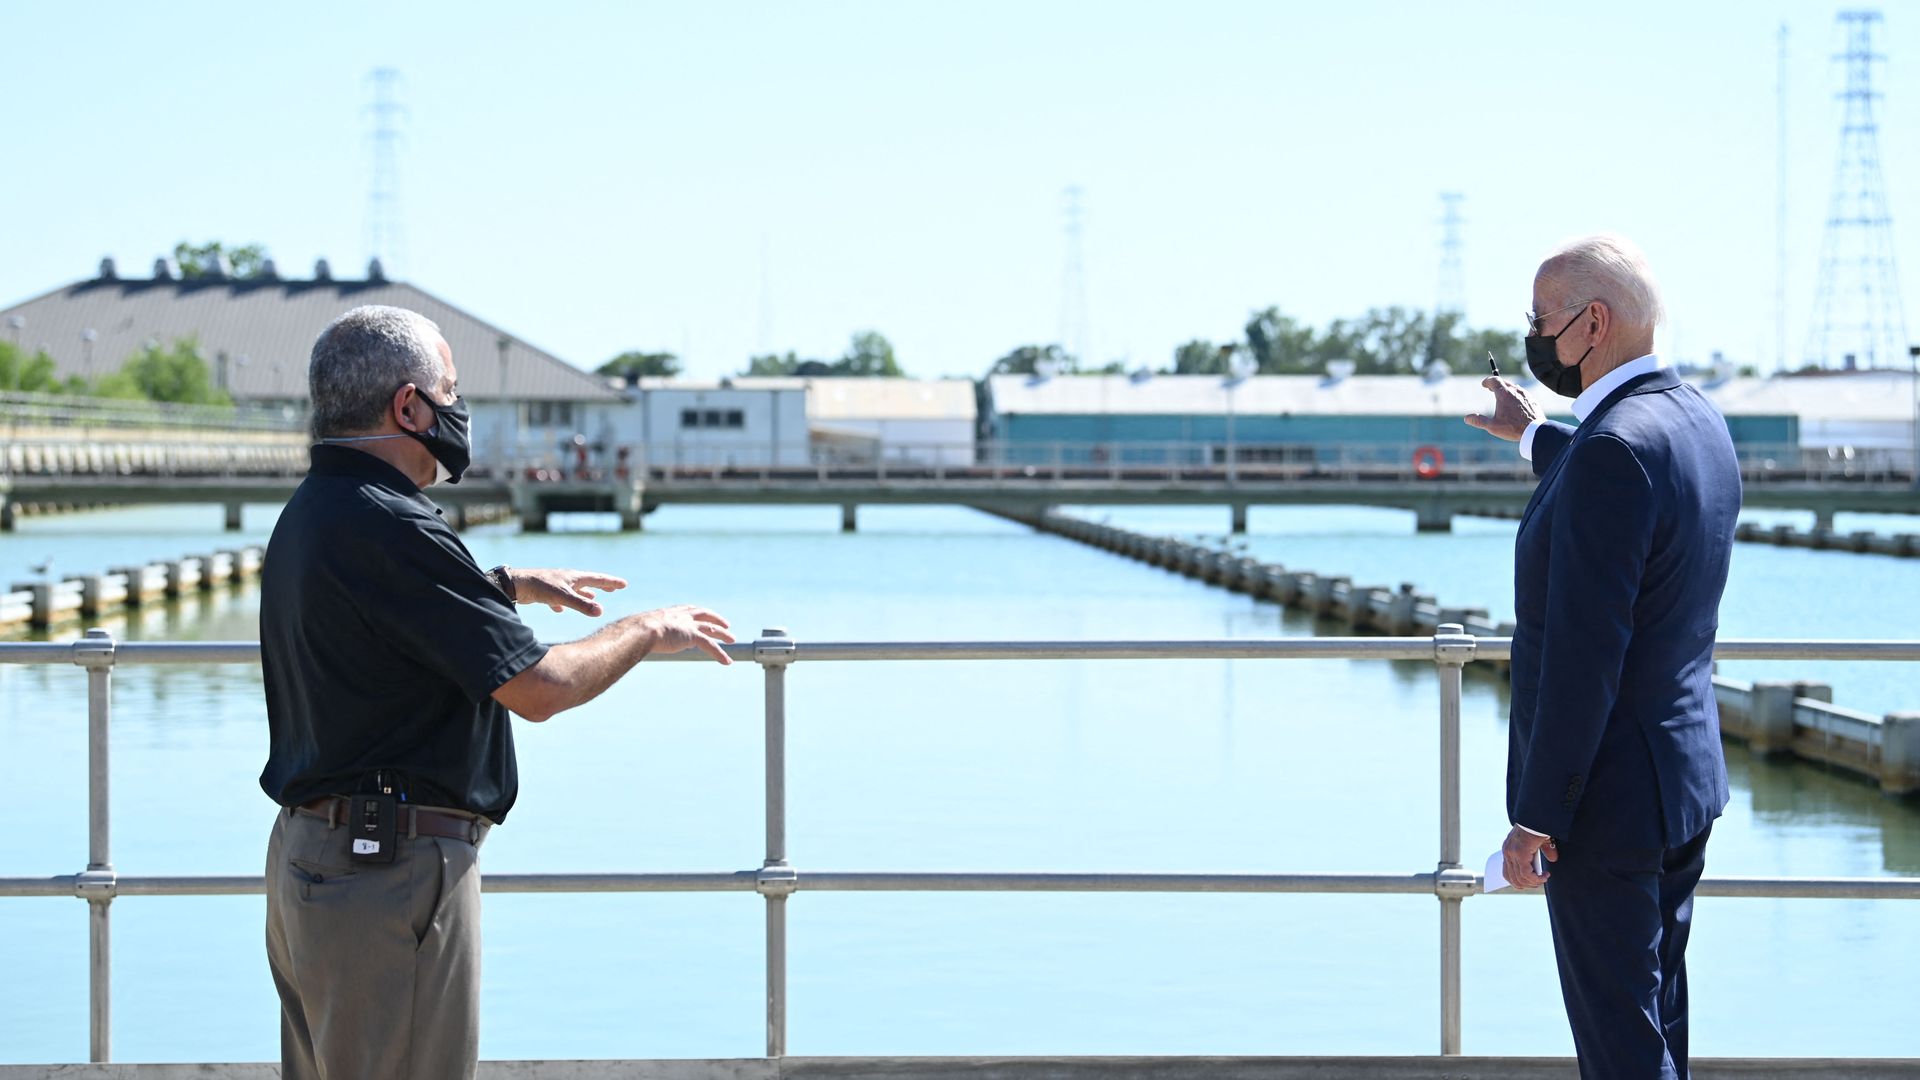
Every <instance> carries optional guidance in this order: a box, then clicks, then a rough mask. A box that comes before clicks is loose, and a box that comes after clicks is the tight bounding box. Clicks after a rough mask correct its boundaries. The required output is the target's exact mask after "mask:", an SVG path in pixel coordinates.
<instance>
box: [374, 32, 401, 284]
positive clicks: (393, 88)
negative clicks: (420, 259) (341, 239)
mask: <svg viewBox="0 0 1920 1080" xmlns="http://www.w3.org/2000/svg"><path fill="white" fill-rule="evenodd" d="M367 83H368V84H369V86H370V87H371V88H372V91H373V100H372V102H371V103H369V104H368V105H367V107H366V115H367V120H368V122H369V123H370V124H371V125H372V129H371V130H370V131H369V132H368V135H367V148H368V150H369V152H370V153H371V155H372V169H371V172H370V175H369V181H370V182H369V186H368V190H367V258H368V260H369V262H371V260H373V259H379V260H380V265H381V267H382V268H383V269H384V270H385V271H386V272H387V274H388V275H392V274H394V273H395V268H396V267H398V266H399V264H400V260H401V259H402V258H403V257H404V256H405V243H404V237H403V236H402V233H401V228H400V125H401V123H402V121H404V120H405V119H406V115H407V110H406V109H405V108H404V107H403V106H402V105H401V104H400V101H399V93H400V73H399V72H398V71H396V70H394V69H393V68H376V69H374V71H373V72H371V73H370V74H368V76H367Z"/></svg>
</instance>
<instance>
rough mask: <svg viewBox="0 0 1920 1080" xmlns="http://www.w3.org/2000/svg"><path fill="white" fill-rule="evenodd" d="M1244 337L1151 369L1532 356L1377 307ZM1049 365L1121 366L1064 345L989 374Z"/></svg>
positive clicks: (1259, 323) (1181, 351)
mask: <svg viewBox="0 0 1920 1080" xmlns="http://www.w3.org/2000/svg"><path fill="white" fill-rule="evenodd" d="M1243 335H1244V336H1243V337H1241V338H1239V339H1236V340H1233V341H1225V342H1215V341H1211V340H1208V339H1206V338H1194V339H1193V340H1191V341H1187V342H1185V343H1183V344H1181V345H1178V346H1176V347H1175V348H1174V350H1173V355H1172V357H1171V358H1170V360H1169V362H1168V363H1167V364H1165V365H1163V366H1161V367H1159V368H1150V369H1149V370H1153V371H1155V372H1156V373H1157V374H1162V375H1225V374H1227V373H1228V372H1229V371H1230V370H1231V368H1230V367H1229V365H1230V364H1231V363H1232V358H1233V357H1234V356H1235V355H1236V354H1239V355H1244V356H1246V357H1247V358H1248V359H1250V360H1251V361H1253V365H1254V366H1253V369H1252V370H1253V371H1254V372H1255V373H1257V374H1261V375H1318V374H1322V373H1324V372H1325V371H1326V370H1327V365H1328V364H1329V363H1331V362H1333V361H1336V360H1345V361H1349V362H1351V363H1352V364H1353V370H1354V373H1355V374H1357V375H1415V374H1419V373H1422V372H1424V371H1426V370H1427V369H1428V367H1429V366H1431V365H1432V364H1434V363H1439V364H1441V365H1443V366H1444V367H1445V368H1446V369H1447V370H1448V371H1451V372H1455V373H1458V374H1471V373H1475V372H1480V371H1485V370H1486V363H1487V354H1488V353H1492V354H1493V356H1494V359H1495V360H1496V361H1498V363H1499V364H1500V370H1502V371H1505V372H1516V371H1518V370H1519V369H1520V364H1521V362H1522V360H1523V358H1524V356H1525V353H1524V350H1523V347H1522V345H1521V343H1520V335H1519V334H1518V333H1513V332H1509V331H1505V330H1486V329H1478V330H1476V329H1473V328H1470V327H1468V326H1467V325H1466V324H1465V321H1464V320H1463V319H1462V318H1461V317H1460V314H1459V313H1458V312H1454V311H1443V312H1440V313H1438V314H1434V313H1430V312H1426V311H1422V310H1418V309H1415V308H1407V307H1399V306H1395V307H1385V308H1371V309H1369V310H1368V311H1367V313H1366V314H1364V315H1362V316H1360V317H1359V318H1355V319H1335V320H1333V321H1332V322H1330V323H1328V324H1327V326H1326V328H1325V329H1320V330H1316V329H1315V328H1314V327H1312V326H1309V325H1307V324H1305V323H1303V322H1301V321H1300V320H1298V319H1295V318H1294V317H1293V316H1291V315H1288V314H1286V313H1285V312H1282V311H1281V310H1280V309H1279V308H1278V307H1273V306H1269V307H1266V308H1263V309H1261V310H1259V311H1256V312H1253V313H1252V314H1251V315H1249V316H1248V317H1247V322H1246V326H1245V328H1244V330H1243ZM1042 362H1045V363H1048V364H1050V365H1051V367H1052V368H1053V370H1054V371H1055V372H1057V373H1060V374H1067V375H1086V374H1095V375H1115V374H1120V373H1121V372H1123V371H1124V370H1125V365H1124V364H1123V363H1121V362H1120V361H1114V362H1112V363H1109V364H1106V365H1103V366H1098V367H1090V366H1086V365H1083V364H1082V363H1081V361H1080V359H1079V358H1078V357H1075V356H1073V355H1072V354H1070V353H1068V352H1067V351H1066V350H1065V349H1063V348H1062V347H1060V346H1059V345H1022V346H1020V347H1019V348H1017V349H1014V350H1012V351H1011V352H1009V353H1007V354H1006V355H1005V356H1002V357H1001V358H1000V359H998V360H996V361H994V363H993V366H992V367H991V368H990V369H989V370H988V372H987V374H989V375H1030V374H1033V373H1034V372H1035V371H1037V370H1038V369H1039V366H1040V364H1041V363H1042Z"/></svg>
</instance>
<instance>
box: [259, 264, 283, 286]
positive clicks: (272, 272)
mask: <svg viewBox="0 0 1920 1080" xmlns="http://www.w3.org/2000/svg"><path fill="white" fill-rule="evenodd" d="M260 276H261V277H263V278H265V279H266V280H268V281H279V280H280V268H279V267H278V266H275V265H274V264H273V260H272V259H262V260H260Z"/></svg>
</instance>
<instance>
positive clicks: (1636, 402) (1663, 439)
mask: <svg viewBox="0 0 1920 1080" xmlns="http://www.w3.org/2000/svg"><path fill="white" fill-rule="evenodd" d="M1533 312H1536V313H1537V314H1533V313H1529V315H1528V323H1529V327H1528V330H1529V333H1528V336H1527V338H1526V347H1527V366H1528V368H1529V370H1531V371H1532V372H1533V374H1534V375H1535V377H1536V378H1538V379H1539V380H1540V382H1541V383H1542V385H1544V386H1545V387H1546V388H1547V389H1549V390H1552V391H1554V392H1556V393H1559V394H1561V395H1563V396H1566V397H1571V398H1573V399H1574V401H1573V413H1574V415H1575V416H1576V417H1578V418H1579V420H1580V424H1579V426H1578V427H1569V426H1567V425H1565V424H1559V423H1555V422H1553V421H1550V420H1547V419H1545V418H1544V417H1543V416H1542V415H1541V412H1540V410H1539V408H1538V406H1536V405H1535V404H1533V402H1532V401H1531V400H1529V399H1528V398H1527V396H1526V395H1525V394H1523V393H1522V392H1521V391H1520V390H1519V389H1518V388H1517V387H1516V386H1514V385H1513V384H1512V383H1510V382H1507V381H1506V380H1504V379H1488V380H1487V381H1486V386H1487V388H1488V389H1489V390H1491V391H1493V395H1494V411H1493V415H1491V416H1472V417H1468V418H1467V422H1468V423H1469V424H1472V425H1473V426H1475V427H1478V428H1482V429H1484V430H1486V431H1488V432H1491V433H1492V434H1494V435H1497V436H1499V437H1500V438H1503V439H1508V440H1513V441H1517V442H1518V443H1519V444H1520V453H1521V455H1522V456H1525V457H1527V458H1529V459H1530V460H1531V461H1532V463H1533V471H1534V474H1535V475H1536V476H1538V477H1539V478H1540V483H1539V485H1538V487H1536V488H1535V490H1534V494H1533V499H1532V501H1531V502H1530V503H1529V504H1528V506H1527V509H1526V513H1525V514H1524V515H1523V516H1522V518H1521V521H1520V529H1519V534H1518V536H1517V538H1516V540H1515V543H1514V606H1515V611H1516V617H1517V618H1516V622H1517V628H1516V629H1515V630H1514V633H1513V715H1512V720H1511V723H1510V724H1509V725H1508V757H1507V814H1508V818H1509V820H1510V821H1511V822H1512V824H1513V831H1512V832H1511V833H1509V834H1508V837H1507V840H1506V843H1505V845H1504V855H1505V860H1504V861H1505V872H1506V876H1507V880H1508V881H1510V882H1512V883H1513V884H1514V885H1516V886H1518V887H1520V888H1523V889H1525V888H1534V887H1536V886H1539V885H1542V884H1544V885H1545V886H1546V889H1547V910H1548V913H1549V917H1550V920H1551V923H1552V926H1553V946H1554V954H1555V956H1556V958H1557V959H1558V961H1559V967H1560V989H1561V993H1562V995H1563V997H1564V998H1565V1001H1566V1007H1567V1018H1568V1020H1569V1021H1570V1022H1571V1024H1572V1027H1573V1041H1574V1047H1575V1049H1576V1050H1577V1051H1578V1053H1579V1055H1580V1073H1581V1075H1582V1076H1583V1077H1605V1078H1608V1080H1621V1078H1639V1077H1674V1078H1681V1080H1684V1078H1685V1077H1686V1076H1687V971H1686V956H1685V953H1686V947H1687V932H1688V928H1689V924H1690V923H1691V921H1692V915H1693V891H1694V886H1695V885H1696V884H1697V883H1698V882H1699V880H1700V873H1701V870H1702V869H1703V867H1704V865H1705V862H1704V856H1705V851H1706V844H1707V834H1708V833H1709V832H1710V831H1711V830H1712V825H1713V820H1714V819H1715V818H1717V817H1719V816H1720V812H1721V811H1722V810H1723V809H1725V807H1726V804H1727V770H1726V762H1725V759H1724V758H1723V757H1722V755H1721V749H1720V717H1719V712H1718V710H1717V708H1716V706H1715V703H1714V695H1713V683H1712V674H1713V663H1712V658H1713V642H1714V634H1715V631H1716V629H1717V628H1718V625H1719V610H1720V595H1721V593H1722V591H1724V589H1725V588H1726V584H1727V563H1728V560H1729V557H1730V555H1731V553H1732V549H1733V529H1734V519H1735V518H1736V516H1737V515H1738V514H1739V510H1740V469H1739V465H1738V463H1737V461H1736V460H1735V458H1734V452H1733V441H1732V439H1731V438H1730V437H1729V436H1728V434H1727V425H1726V421H1725V420H1724V419H1723V418H1722V417H1721V416H1720V414H1719V413H1718V412H1717V411H1716V410H1715V409H1714V407H1713V406H1712V405H1711V404H1709V403H1708V402H1707V400H1706V399H1705V398H1704V397H1702V396H1701V394H1700V393H1699V392H1698V391H1696V390H1695V389H1694V388H1693V387H1691V386H1689V385H1687V384H1686V383H1684V382H1682V381H1681V380H1680V378H1679V376H1678V375H1676V374H1675V373H1674V372H1673V371H1672V370H1671V369H1670V368H1668V367H1667V366H1666V364H1665V363H1664V362H1663V361H1662V360H1661V359H1660V358H1659V357H1657V356H1655V355H1654V354H1653V330H1654V327H1655V326H1656V325H1657V324H1658V323H1659V322H1660V319H1661V316H1662V311H1661V305H1660V294H1659V289H1658V286H1657V285H1656V284H1655V283H1654V280H1653V276H1652V274H1651V273H1649V272H1648V270H1647V264H1646V259H1645V257H1644V256H1642V255H1641V254H1640V252H1639V250H1638V249H1637V248H1635V247H1634V246H1633V245H1632V244H1631V243H1629V242H1627V241H1626V240H1624V239H1622V238H1620V237H1617V236H1594V237H1588V238H1585V239H1581V240H1576V241H1573V242H1572V243H1569V244H1566V245H1564V246H1563V247H1561V248H1560V249H1558V250H1556V251H1555V252H1554V253H1553V254H1552V255H1550V256H1548V258H1547V259H1546V261H1545V262H1543V263H1541V264H1540V269H1539V271H1538V273H1536V274H1535V275H1534V279H1533ZM1536 853H1538V854H1539V855H1541V856H1544V859H1545V861H1546V862H1548V863H1551V864H1552V869H1551V870H1550V871H1548V872H1542V873H1536V872H1535V870H1534V866H1535V862H1534V859H1535V855H1536Z"/></svg>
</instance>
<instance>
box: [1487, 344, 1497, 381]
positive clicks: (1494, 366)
mask: <svg viewBox="0 0 1920 1080" xmlns="http://www.w3.org/2000/svg"><path fill="white" fill-rule="evenodd" d="M1487 366H1488V367H1490V368H1492V369H1493V377H1494V378H1496V379H1498V378H1500V365H1499V364H1496V363H1494V362H1493V350H1492V349H1488V350H1487Z"/></svg>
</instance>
